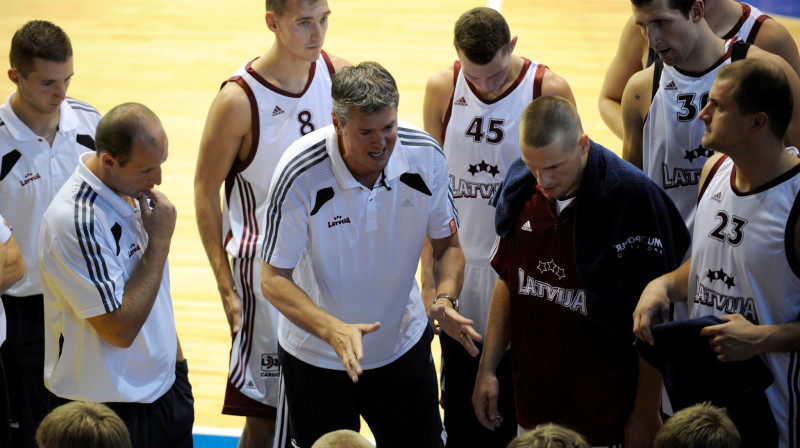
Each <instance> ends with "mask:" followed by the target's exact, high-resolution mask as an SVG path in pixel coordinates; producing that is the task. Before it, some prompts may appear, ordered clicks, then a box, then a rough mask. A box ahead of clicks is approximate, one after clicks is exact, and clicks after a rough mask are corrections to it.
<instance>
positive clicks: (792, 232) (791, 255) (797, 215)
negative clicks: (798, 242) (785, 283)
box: [783, 194, 800, 278]
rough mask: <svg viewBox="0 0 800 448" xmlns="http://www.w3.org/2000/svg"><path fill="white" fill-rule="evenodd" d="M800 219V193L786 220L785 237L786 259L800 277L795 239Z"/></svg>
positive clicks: (799, 262) (799, 263) (799, 261)
mask: <svg viewBox="0 0 800 448" xmlns="http://www.w3.org/2000/svg"><path fill="white" fill-rule="evenodd" d="M798 219H800V194H798V195H797V196H795V198H794V204H793V205H792V210H791V211H790V212H789V219H787V220H786V237H785V238H784V239H783V244H784V251H785V252H786V261H787V262H788V263H789V267H790V268H792V272H794V275H795V276H796V277H797V278H800V259H798V254H797V251H796V250H795V244H794V240H795V238H796V237H797V220H798Z"/></svg>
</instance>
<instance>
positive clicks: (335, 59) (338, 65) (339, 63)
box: [324, 52, 353, 73]
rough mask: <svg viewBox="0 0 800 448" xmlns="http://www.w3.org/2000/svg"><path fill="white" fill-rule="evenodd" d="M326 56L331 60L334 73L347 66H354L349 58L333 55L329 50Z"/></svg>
mask: <svg viewBox="0 0 800 448" xmlns="http://www.w3.org/2000/svg"><path fill="white" fill-rule="evenodd" d="M324 54H325V57H327V59H328V61H330V63H331V66H332V67H333V72H334V73H339V72H340V71H341V70H342V69H343V68H345V67H352V66H353V64H351V63H350V62H349V61H348V60H347V59H345V58H341V57H339V56H335V55H332V54H330V53H328V52H325V53H324Z"/></svg>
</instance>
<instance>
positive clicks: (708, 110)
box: [697, 103, 713, 124]
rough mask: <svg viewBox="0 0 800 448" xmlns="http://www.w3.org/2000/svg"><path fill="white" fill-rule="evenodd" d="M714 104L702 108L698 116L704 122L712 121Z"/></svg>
mask: <svg viewBox="0 0 800 448" xmlns="http://www.w3.org/2000/svg"><path fill="white" fill-rule="evenodd" d="M712 107H713V106H712V104H711V103H708V104H706V105H705V106H704V107H703V108H702V109H700V114H699V115H698V116H697V118H699V119H700V120H702V121H703V123H706V124H708V123H711V115H712V110H713V109H712Z"/></svg>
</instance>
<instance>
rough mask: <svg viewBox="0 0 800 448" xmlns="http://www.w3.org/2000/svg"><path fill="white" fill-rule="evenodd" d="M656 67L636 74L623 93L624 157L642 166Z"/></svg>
mask: <svg viewBox="0 0 800 448" xmlns="http://www.w3.org/2000/svg"><path fill="white" fill-rule="evenodd" d="M653 73H654V69H653V68H652V66H651V67H648V68H646V69H644V70H642V71H640V72H638V73H636V74H634V75H633V76H632V77H631V79H630V80H629V81H628V85H627V86H625V92H624V93H623V95H622V123H623V127H624V132H623V136H622V158H623V159H625V160H627V161H628V162H630V163H632V164H634V165H636V166H637V167H639V169H641V168H642V166H643V164H644V162H643V159H642V150H643V149H642V147H643V145H642V136H643V135H644V119H645V117H647V111H648V110H649V109H650V99H651V96H652V95H653Z"/></svg>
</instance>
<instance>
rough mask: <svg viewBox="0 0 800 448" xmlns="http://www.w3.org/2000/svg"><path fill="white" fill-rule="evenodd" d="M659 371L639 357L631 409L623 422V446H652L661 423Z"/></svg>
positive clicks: (661, 382)
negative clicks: (634, 394)
mask: <svg viewBox="0 0 800 448" xmlns="http://www.w3.org/2000/svg"><path fill="white" fill-rule="evenodd" d="M663 384H664V383H663V381H662V379H661V373H660V372H659V371H658V370H656V368H655V367H653V366H651V365H650V364H648V363H647V362H645V361H644V360H643V359H642V358H639V378H638V383H637V385H636V397H635V399H634V404H633V411H632V412H631V415H630V416H629V417H628V421H627V422H625V446H626V447H630V448H649V447H651V446H653V439H655V436H656V432H658V430H659V429H660V428H661V426H662V425H663V421H662V420H661V389H662V387H663Z"/></svg>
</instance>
